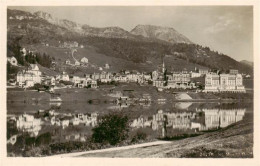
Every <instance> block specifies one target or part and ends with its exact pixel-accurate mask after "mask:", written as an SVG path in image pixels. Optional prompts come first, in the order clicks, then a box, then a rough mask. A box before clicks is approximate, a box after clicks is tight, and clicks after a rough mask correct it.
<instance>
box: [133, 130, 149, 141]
mask: <svg viewBox="0 0 260 166" xmlns="http://www.w3.org/2000/svg"><path fill="white" fill-rule="evenodd" d="M146 138H147V134H146V133H143V132H137V133H136V135H135V136H134V137H133V138H132V140H131V142H138V141H141V140H145V139H146Z"/></svg>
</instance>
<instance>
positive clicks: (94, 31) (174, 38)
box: [8, 9, 192, 44]
mask: <svg viewBox="0 0 260 166" xmlns="http://www.w3.org/2000/svg"><path fill="white" fill-rule="evenodd" d="M12 11H13V10H11V9H8V13H9V15H10V13H11V12H12ZM16 11H18V10H16ZM22 12H24V14H25V15H31V16H34V19H44V20H46V21H48V22H49V23H51V24H55V25H58V26H60V27H63V28H66V29H67V30H69V31H72V32H76V33H79V34H80V35H83V36H97V37H106V38H125V39H132V40H154V41H158V42H170V43H188V44H189V43H192V42H190V40H189V39H188V38H187V37H185V36H184V35H182V34H180V33H178V32H177V31H176V30H174V28H170V27H159V26H155V25H149V26H151V27H156V28H157V33H158V31H160V30H158V29H161V32H163V31H165V29H168V30H170V32H169V33H164V34H160V35H159V37H156V35H157V34H154V35H150V36H152V37H149V36H148V37H146V36H144V35H140V34H138V33H134V32H133V30H132V31H130V32H129V31H127V30H125V29H123V28H121V27H118V26H111V27H92V26H90V25H87V24H79V23H76V22H74V21H70V20H67V19H59V18H56V17H54V16H52V15H51V14H49V13H47V12H43V11H37V12H34V13H30V12H25V11H22ZM18 13H20V12H18ZM25 18H26V17H25ZM137 26H138V25H137ZM169 35H170V36H171V38H169V40H168V41H167V40H165V37H166V36H169ZM162 36H163V37H162Z"/></svg>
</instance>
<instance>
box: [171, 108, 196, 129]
mask: <svg viewBox="0 0 260 166" xmlns="http://www.w3.org/2000/svg"><path fill="white" fill-rule="evenodd" d="M166 115H167V118H168V126H169V127H170V126H172V128H173V129H189V128H191V120H192V119H194V118H195V116H196V113H191V112H180V113H167V114H166Z"/></svg>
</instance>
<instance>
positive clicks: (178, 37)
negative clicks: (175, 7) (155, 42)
mask: <svg viewBox="0 0 260 166" xmlns="http://www.w3.org/2000/svg"><path fill="white" fill-rule="evenodd" d="M131 33H132V34H134V35H141V36H144V37H147V38H152V39H159V40H163V41H167V42H170V43H187V44H191V43H192V42H191V41H190V40H189V39H188V38H187V37H185V36H184V35H182V34H180V33H179V32H177V31H176V30H175V29H173V28H169V27H161V26H154V25H137V26H136V27H135V28H134V29H133V30H132V31H131Z"/></svg>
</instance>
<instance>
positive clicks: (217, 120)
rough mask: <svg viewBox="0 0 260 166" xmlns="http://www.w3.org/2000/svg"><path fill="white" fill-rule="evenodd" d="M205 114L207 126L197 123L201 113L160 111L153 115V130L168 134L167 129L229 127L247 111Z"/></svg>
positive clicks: (234, 110) (217, 110)
mask: <svg viewBox="0 0 260 166" xmlns="http://www.w3.org/2000/svg"><path fill="white" fill-rule="evenodd" d="M201 111H202V112H204V114H205V124H204V123H203V122H196V120H195V119H197V118H196V117H197V116H199V115H198V113H199V112H196V113H195V112H173V113H169V112H165V113H164V112H163V111H162V110H159V111H158V113H157V114H155V115H153V120H152V129H153V130H162V129H164V130H165V132H166V127H167V128H168V127H171V128H172V129H182V130H183V129H185V130H186V129H198V130H200V131H203V130H209V129H216V128H219V127H227V126H228V125H231V124H232V123H235V122H238V121H240V120H242V119H243V117H244V114H245V111H246V110H245V109H202V110H201ZM136 123H137V122H136Z"/></svg>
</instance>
